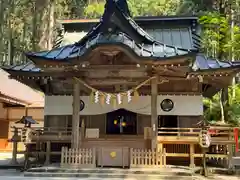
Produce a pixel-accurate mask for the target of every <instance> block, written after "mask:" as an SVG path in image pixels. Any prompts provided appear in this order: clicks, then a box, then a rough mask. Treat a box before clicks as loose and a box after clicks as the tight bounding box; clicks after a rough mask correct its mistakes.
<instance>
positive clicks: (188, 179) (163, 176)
mask: <svg viewBox="0 0 240 180" xmlns="http://www.w3.org/2000/svg"><path fill="white" fill-rule="evenodd" d="M24 176H25V177H62V178H66V177H67V178H84V179H86V178H100V179H134V180H135V179H137V180H146V179H154V180H157V179H178V178H182V179H184V180H192V179H200V177H201V176H199V175H188V176H183V175H172V174H168V175H167V174H117V173H112V174H108V173H91V174H89V173H30V172H26V173H24Z"/></svg>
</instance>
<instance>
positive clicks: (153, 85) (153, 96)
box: [151, 78, 158, 149]
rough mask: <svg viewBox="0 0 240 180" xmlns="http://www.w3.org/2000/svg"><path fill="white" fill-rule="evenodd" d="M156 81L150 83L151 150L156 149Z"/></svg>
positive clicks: (155, 79)
mask: <svg viewBox="0 0 240 180" xmlns="http://www.w3.org/2000/svg"><path fill="white" fill-rule="evenodd" d="M157 81H158V79H157V78H154V79H152V81H151V126H152V149H156V148H157V136H158V117H157V116H158V115H157V97H158V83H157Z"/></svg>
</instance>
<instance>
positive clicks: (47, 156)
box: [45, 141, 51, 165]
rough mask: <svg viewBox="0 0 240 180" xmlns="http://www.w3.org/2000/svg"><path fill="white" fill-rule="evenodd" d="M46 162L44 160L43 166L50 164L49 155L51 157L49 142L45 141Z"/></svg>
mask: <svg viewBox="0 0 240 180" xmlns="http://www.w3.org/2000/svg"><path fill="white" fill-rule="evenodd" d="M46 146H47V147H46V160H45V165H49V164H50V155H51V142H50V141H47V143H46Z"/></svg>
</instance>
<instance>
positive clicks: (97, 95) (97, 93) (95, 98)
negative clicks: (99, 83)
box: [94, 91, 99, 103]
mask: <svg viewBox="0 0 240 180" xmlns="http://www.w3.org/2000/svg"><path fill="white" fill-rule="evenodd" d="M94 100H95V103H98V102H99V91H96V92H95V97H94Z"/></svg>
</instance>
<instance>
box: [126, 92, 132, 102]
mask: <svg viewBox="0 0 240 180" xmlns="http://www.w3.org/2000/svg"><path fill="white" fill-rule="evenodd" d="M131 93H132V92H131V91H128V92H127V99H128V103H130V102H131V100H132V96H131Z"/></svg>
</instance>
